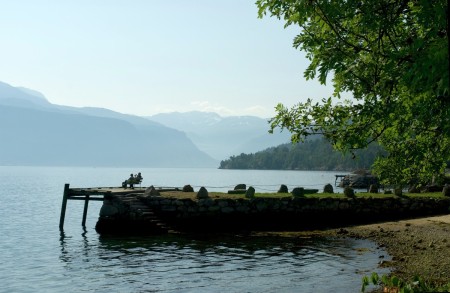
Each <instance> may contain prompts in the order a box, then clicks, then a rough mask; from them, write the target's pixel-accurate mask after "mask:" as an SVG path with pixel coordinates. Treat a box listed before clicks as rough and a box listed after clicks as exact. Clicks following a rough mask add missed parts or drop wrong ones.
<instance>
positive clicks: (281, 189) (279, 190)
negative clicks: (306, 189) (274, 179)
mask: <svg viewBox="0 0 450 293" xmlns="http://www.w3.org/2000/svg"><path fill="white" fill-rule="evenodd" d="M278 193H289V190H288V187H287V186H286V185H284V184H281V186H280V189H278Z"/></svg>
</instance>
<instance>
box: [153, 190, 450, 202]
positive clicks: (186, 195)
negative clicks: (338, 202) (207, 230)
mask: <svg viewBox="0 0 450 293" xmlns="http://www.w3.org/2000/svg"><path fill="white" fill-rule="evenodd" d="M161 195H162V196H164V197H168V198H178V199H193V200H196V195H197V192H182V191H167V192H161ZM209 197H210V198H212V199H239V198H241V199H245V194H228V193H225V192H209ZM255 197H261V198H280V199H281V198H292V194H290V193H255ZM304 197H306V198H345V197H346V196H345V195H344V194H343V193H315V194H306V195H305V196H304ZM356 198H398V196H396V195H394V194H383V193H367V192H357V193H356ZM402 198H435V199H444V198H448V197H445V196H443V195H442V192H428V193H404V194H403V196H402Z"/></svg>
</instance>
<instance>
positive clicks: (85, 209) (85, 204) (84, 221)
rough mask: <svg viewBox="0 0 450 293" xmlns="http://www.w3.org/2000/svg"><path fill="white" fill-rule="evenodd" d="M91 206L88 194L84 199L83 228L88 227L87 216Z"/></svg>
mask: <svg viewBox="0 0 450 293" xmlns="http://www.w3.org/2000/svg"><path fill="white" fill-rule="evenodd" d="M88 205H89V194H86V197H85V199H84V210H83V221H82V222H81V226H83V227H86V215H87V210H88Z"/></svg>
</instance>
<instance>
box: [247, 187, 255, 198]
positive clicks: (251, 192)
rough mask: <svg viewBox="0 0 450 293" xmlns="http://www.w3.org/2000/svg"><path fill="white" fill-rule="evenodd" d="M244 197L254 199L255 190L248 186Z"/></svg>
mask: <svg viewBox="0 0 450 293" xmlns="http://www.w3.org/2000/svg"><path fill="white" fill-rule="evenodd" d="M245 197H246V198H254V197H255V189H254V188H253V187H252V186H250V187H249V188H248V189H247V191H246V192H245Z"/></svg>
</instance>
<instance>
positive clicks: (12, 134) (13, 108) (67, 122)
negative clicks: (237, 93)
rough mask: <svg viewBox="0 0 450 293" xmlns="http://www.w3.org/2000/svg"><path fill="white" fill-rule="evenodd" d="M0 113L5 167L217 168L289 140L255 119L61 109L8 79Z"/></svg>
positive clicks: (1, 88) (0, 157)
mask: <svg viewBox="0 0 450 293" xmlns="http://www.w3.org/2000/svg"><path fill="white" fill-rule="evenodd" d="M0 115H1V116H0V123H1V125H2V127H0V135H1V136H2V137H3V138H5V140H4V143H2V145H0V165H68V166H71V165H77V166H78V165H79V166H148V167H203V166H205V167H218V166H219V162H220V160H222V159H225V158H228V157H229V156H231V155H235V154H240V153H243V152H245V153H252V152H256V151H260V150H263V149H265V148H267V147H271V146H276V145H279V144H282V143H286V142H287V141H289V136H290V135H289V133H282V134H274V135H271V134H269V133H268V129H269V124H268V122H267V120H265V119H262V118H258V117H254V116H232V117H222V116H220V115H218V114H217V113H212V112H200V111H193V112H186V113H164V114H157V115H154V116H151V117H139V116H135V115H129V114H123V113H119V112H115V111H112V110H109V109H105V108H95V107H81V108H78V107H70V106H64V105H55V104H52V103H50V102H49V101H48V100H47V99H46V98H45V96H44V95H43V94H42V93H40V92H38V91H35V90H32V89H28V88H24V87H13V86H11V85H8V84H6V83H3V82H0ZM86 122H89V123H86ZM10 125H14V127H11V126H10ZM6 138H8V139H6ZM82 142H83V143H82ZM84 143H86V144H84Z"/></svg>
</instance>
